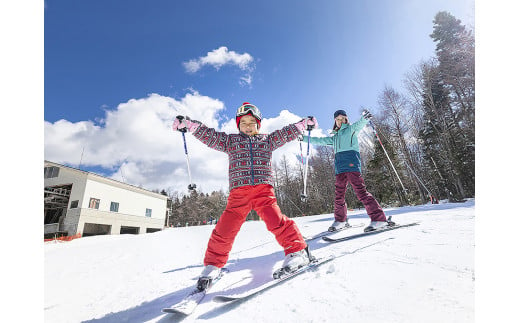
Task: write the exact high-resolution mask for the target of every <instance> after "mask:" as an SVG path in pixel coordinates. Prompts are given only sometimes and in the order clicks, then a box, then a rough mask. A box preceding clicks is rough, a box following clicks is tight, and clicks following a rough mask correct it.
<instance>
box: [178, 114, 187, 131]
mask: <svg viewBox="0 0 520 323" xmlns="http://www.w3.org/2000/svg"><path fill="white" fill-rule="evenodd" d="M176 118H177V119H179V121H180V122H182V120H184V117H183V116H177V117H176ZM177 130H179V131H180V132H186V131H187V129H186V127H184V128H182V129H177Z"/></svg>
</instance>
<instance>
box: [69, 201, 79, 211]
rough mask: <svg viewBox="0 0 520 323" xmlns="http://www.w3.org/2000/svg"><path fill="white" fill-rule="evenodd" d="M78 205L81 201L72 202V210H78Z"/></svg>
mask: <svg viewBox="0 0 520 323" xmlns="http://www.w3.org/2000/svg"><path fill="white" fill-rule="evenodd" d="M78 204H79V200H75V201H72V202H70V208H71V209H76V208H77V207H78Z"/></svg>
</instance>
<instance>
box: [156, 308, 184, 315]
mask: <svg viewBox="0 0 520 323" xmlns="http://www.w3.org/2000/svg"><path fill="white" fill-rule="evenodd" d="M161 312H163V313H167V314H178V315H183V316H188V315H190V314H191V313H185V312H183V311H179V310H176V309H174V308H163V309H162V310H161Z"/></svg>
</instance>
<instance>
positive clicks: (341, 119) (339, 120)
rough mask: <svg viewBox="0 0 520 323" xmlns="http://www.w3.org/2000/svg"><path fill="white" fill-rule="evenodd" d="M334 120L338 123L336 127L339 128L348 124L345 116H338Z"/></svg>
mask: <svg viewBox="0 0 520 323" xmlns="http://www.w3.org/2000/svg"><path fill="white" fill-rule="evenodd" d="M334 120H335V121H336V126H337V127H338V128H340V127H341V125H342V124H344V123H347V122H348V119H347V117H346V116H344V115H339V116H337V117H336V118H335V119H334Z"/></svg>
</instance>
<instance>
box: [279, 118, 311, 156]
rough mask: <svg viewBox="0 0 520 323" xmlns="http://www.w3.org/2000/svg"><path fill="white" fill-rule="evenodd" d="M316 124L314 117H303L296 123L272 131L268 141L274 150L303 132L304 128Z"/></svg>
mask: <svg viewBox="0 0 520 323" xmlns="http://www.w3.org/2000/svg"><path fill="white" fill-rule="evenodd" d="M317 126H318V121H317V120H316V118H314V117H307V118H304V119H302V120H300V121H298V122H296V123H293V124H290V125H288V126H285V127H283V128H282V129H281V130H276V131H273V132H272V133H270V134H269V142H270V143H271V149H272V150H275V149H277V148H280V147H282V146H283V145H285V144H286V143H288V142H289V141H292V140H294V139H296V138H298V136H300V135H302V134H303V133H305V130H307V129H312V128H314V127H317Z"/></svg>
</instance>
